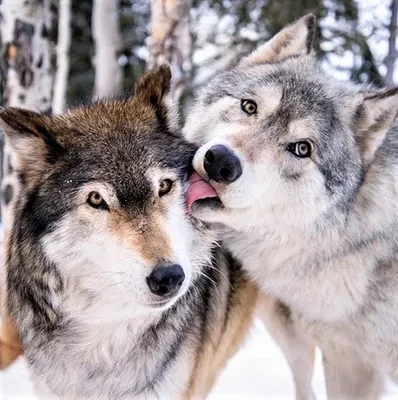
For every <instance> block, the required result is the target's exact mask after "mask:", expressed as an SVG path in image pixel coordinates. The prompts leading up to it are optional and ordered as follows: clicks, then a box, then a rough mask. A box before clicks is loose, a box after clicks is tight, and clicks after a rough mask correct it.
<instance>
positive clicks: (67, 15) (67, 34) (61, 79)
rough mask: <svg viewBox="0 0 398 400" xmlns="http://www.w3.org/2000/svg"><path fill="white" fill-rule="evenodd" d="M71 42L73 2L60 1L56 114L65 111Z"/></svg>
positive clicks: (54, 103) (54, 110)
mask: <svg viewBox="0 0 398 400" xmlns="http://www.w3.org/2000/svg"><path fill="white" fill-rule="evenodd" d="M70 40H71V2H70V0H59V8H58V43H57V68H56V72H55V82H54V97H53V105H52V110H53V113H54V114H59V113H61V112H62V111H64V108H65V103H66V88H67V85H68V75H69V48H70Z"/></svg>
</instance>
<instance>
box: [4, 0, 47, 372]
mask: <svg viewBox="0 0 398 400" xmlns="http://www.w3.org/2000/svg"><path fill="white" fill-rule="evenodd" d="M53 22H54V15H53V8H52V4H51V0H40V1H38V0H11V1H10V0H6V1H4V0H3V1H2V2H1V1H0V31H1V39H2V51H1V55H0V68H1V77H2V79H3V82H2V86H3V106H9V107H23V108H28V109H32V110H36V111H43V112H51V101H52V88H53V68H52V54H53V49H54V43H53V42H52V40H53ZM14 166H15V162H14V156H13V154H12V153H11V151H10V149H9V147H8V145H7V143H6V144H5V145H4V152H3V181H2V190H1V209H2V219H3V226H4V242H5V243H7V240H8V236H9V231H10V227H11V225H12V223H13V221H12V209H13V204H14V200H15V197H16V195H17V193H18V182H17V179H16V173H15V169H14ZM1 274H2V282H3V284H2V288H1V290H2V293H1V294H2V296H1V306H2V310H1V311H2V326H1V328H0V345H1V348H0V366H2V367H4V366H6V365H7V364H8V363H10V362H12V360H13V358H15V357H16V356H17V355H18V353H19V352H20V348H19V344H18V340H17V334H16V331H15V328H14V327H13V325H12V323H11V321H9V319H8V316H7V312H6V309H5V304H6V298H5V296H6V288H5V282H6V279H5V274H6V265H5V264H4V268H2V271H1Z"/></svg>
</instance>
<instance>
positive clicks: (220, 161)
mask: <svg viewBox="0 0 398 400" xmlns="http://www.w3.org/2000/svg"><path fill="white" fill-rule="evenodd" d="M203 167H204V169H205V171H206V173H207V175H208V177H209V179H212V180H214V181H216V182H222V183H232V182H235V181H236V180H237V179H238V178H239V177H240V176H241V175H242V166H241V164H240V161H239V158H238V157H236V155H235V154H234V153H233V152H232V151H231V150H229V149H228V148H227V147H226V146H224V145H221V144H217V145H215V146H213V147H211V148H210V149H209V150H207V152H206V154H205V157H204V161H203Z"/></svg>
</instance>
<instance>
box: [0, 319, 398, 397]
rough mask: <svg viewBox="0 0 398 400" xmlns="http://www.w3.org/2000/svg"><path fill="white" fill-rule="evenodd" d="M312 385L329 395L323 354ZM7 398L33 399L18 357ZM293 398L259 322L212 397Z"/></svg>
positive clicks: (4, 376)
mask: <svg viewBox="0 0 398 400" xmlns="http://www.w3.org/2000/svg"><path fill="white" fill-rule="evenodd" d="M313 387H314V390H315V393H316V396H317V399H318V400H324V399H326V396H325V389H324V379H323V373H322V367H321V359H320V354H319V353H318V354H317V357H316V367H315V374H314V379H313ZM0 393H1V396H0V398H1V399H4V400H17V399H18V400H22V399H23V400H34V399H35V397H34V395H33V389H32V385H31V383H30V382H29V377H28V373H27V370H26V365H25V362H24V360H23V359H19V360H18V361H17V362H16V363H15V364H14V365H12V366H11V367H10V368H9V369H8V370H6V371H5V372H3V373H1V375H0ZM227 399H228V400H255V399H264V400H290V399H294V388H293V384H292V382H291V378H290V372H289V368H288V366H287V364H286V362H285V360H284V358H283V356H282V354H281V352H280V350H279V349H278V348H277V346H276V345H275V344H274V342H273V341H272V339H271V338H270V337H269V335H268V334H267V332H266V331H265V329H264V328H263V327H262V326H261V325H260V324H255V326H254V327H253V331H252V333H251V335H250V337H249V338H248V340H247V342H246V344H245V345H244V346H243V348H242V349H241V351H240V352H239V353H238V354H237V355H236V356H235V357H234V358H233V359H232V360H231V361H230V362H229V364H228V366H227V368H226V370H225V371H224V372H223V374H222V375H221V377H220V379H219V381H218V383H217V385H216V387H215V388H214V390H213V392H212V394H211V396H210V400H227ZM393 399H398V387H397V386H393V385H389V387H388V390H387V391H386V394H385V396H384V397H383V400H393Z"/></svg>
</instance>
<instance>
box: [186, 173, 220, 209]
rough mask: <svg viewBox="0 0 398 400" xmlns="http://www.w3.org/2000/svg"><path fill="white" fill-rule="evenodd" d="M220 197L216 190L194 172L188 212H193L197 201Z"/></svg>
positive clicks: (191, 179)
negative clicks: (193, 206) (192, 209)
mask: <svg viewBox="0 0 398 400" xmlns="http://www.w3.org/2000/svg"><path fill="white" fill-rule="evenodd" d="M211 197H213V198H214V197H218V196H217V193H216V192H215V190H214V189H213V188H212V186H211V185H209V184H208V183H207V182H206V181H205V180H204V179H202V178H201V176H200V175H199V174H197V173H196V172H194V173H193V174H192V175H191V177H190V178H189V187H188V196H187V210H188V213H189V212H190V211H191V207H192V204H193V203H194V202H195V201H196V200H200V199H207V198H211Z"/></svg>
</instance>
